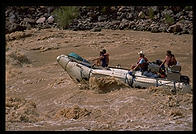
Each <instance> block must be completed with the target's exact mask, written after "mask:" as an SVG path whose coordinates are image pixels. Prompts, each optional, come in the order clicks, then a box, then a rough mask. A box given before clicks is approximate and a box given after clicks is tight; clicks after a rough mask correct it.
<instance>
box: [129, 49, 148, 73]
mask: <svg viewBox="0 0 196 134" xmlns="http://www.w3.org/2000/svg"><path fill="white" fill-rule="evenodd" d="M138 54H139V55H140V56H139V59H138V62H137V64H136V65H133V66H131V69H132V71H138V70H139V71H147V69H148V59H147V58H146V57H145V56H144V53H143V51H140V52H139V53H138Z"/></svg>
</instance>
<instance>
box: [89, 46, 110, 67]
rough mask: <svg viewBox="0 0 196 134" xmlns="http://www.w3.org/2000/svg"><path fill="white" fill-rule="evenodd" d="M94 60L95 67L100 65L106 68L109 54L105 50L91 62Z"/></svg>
mask: <svg viewBox="0 0 196 134" xmlns="http://www.w3.org/2000/svg"><path fill="white" fill-rule="evenodd" d="M95 60H96V65H97V66H99V65H100V64H101V66H102V67H108V65H109V54H108V53H107V52H106V49H103V50H102V51H100V56H99V57H98V58H96V59H93V60H92V61H95Z"/></svg>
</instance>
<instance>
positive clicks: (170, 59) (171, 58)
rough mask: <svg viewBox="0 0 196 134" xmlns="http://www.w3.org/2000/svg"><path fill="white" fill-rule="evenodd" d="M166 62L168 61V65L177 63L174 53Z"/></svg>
mask: <svg viewBox="0 0 196 134" xmlns="http://www.w3.org/2000/svg"><path fill="white" fill-rule="evenodd" d="M166 62H167V65H168V66H169V67H170V66H172V65H176V64H177V61H176V59H175V56H174V55H172V56H171V57H169V58H168V59H167V61H166Z"/></svg>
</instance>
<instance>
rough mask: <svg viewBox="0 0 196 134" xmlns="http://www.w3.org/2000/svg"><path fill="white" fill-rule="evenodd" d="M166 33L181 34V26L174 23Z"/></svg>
mask: <svg viewBox="0 0 196 134" xmlns="http://www.w3.org/2000/svg"><path fill="white" fill-rule="evenodd" d="M168 31H169V32H170V33H175V32H181V31H182V26H181V24H180V23H176V24H174V25H171V26H170V27H169V28H168Z"/></svg>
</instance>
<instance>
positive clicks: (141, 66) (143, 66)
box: [137, 57, 148, 71]
mask: <svg viewBox="0 0 196 134" xmlns="http://www.w3.org/2000/svg"><path fill="white" fill-rule="evenodd" d="M142 58H144V60H145V62H144V63H142V64H140V68H141V69H142V71H146V70H147V69H148V59H147V58H146V57H139V60H138V62H137V64H138V63H139V62H140V60H141V59H142Z"/></svg>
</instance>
